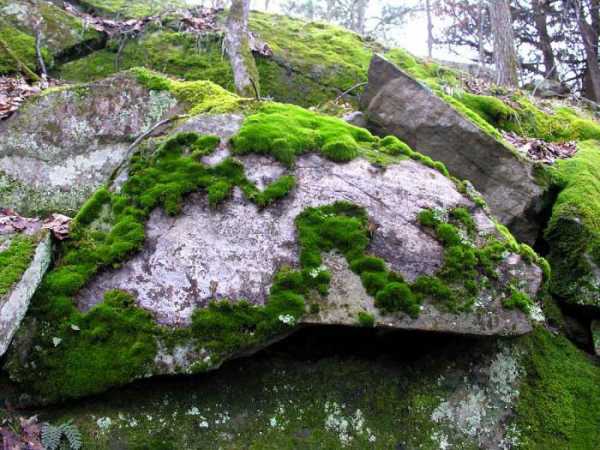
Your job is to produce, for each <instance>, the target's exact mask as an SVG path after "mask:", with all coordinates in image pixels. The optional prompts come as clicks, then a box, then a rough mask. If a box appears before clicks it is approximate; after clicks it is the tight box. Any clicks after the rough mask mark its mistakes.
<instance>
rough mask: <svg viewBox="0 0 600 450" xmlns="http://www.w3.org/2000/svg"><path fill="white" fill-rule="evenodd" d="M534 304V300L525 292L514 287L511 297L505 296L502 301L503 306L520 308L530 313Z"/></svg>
mask: <svg viewBox="0 0 600 450" xmlns="http://www.w3.org/2000/svg"><path fill="white" fill-rule="evenodd" d="M532 305H533V301H532V300H531V298H529V295H527V294H526V293H525V292H522V291H519V290H518V289H516V288H514V287H513V288H512V292H511V294H510V297H507V298H505V299H504V300H503V301H502V306H504V307H505V308H507V309H515V308H517V309H520V310H521V311H523V312H524V313H526V314H529V311H530V310H531V306H532Z"/></svg>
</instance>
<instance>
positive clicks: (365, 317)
mask: <svg viewBox="0 0 600 450" xmlns="http://www.w3.org/2000/svg"><path fill="white" fill-rule="evenodd" d="M357 320H358V324H359V325H360V326H361V327H365V328H373V327H374V326H375V317H373V315H372V314H369V313H367V312H364V311H361V312H359V313H358V319H357Z"/></svg>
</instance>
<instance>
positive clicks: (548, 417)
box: [516, 328, 600, 450]
mask: <svg viewBox="0 0 600 450" xmlns="http://www.w3.org/2000/svg"><path fill="white" fill-rule="evenodd" d="M522 344H523V345H524V348H525V350H526V351H525V352H524V353H525V355H526V358H525V368H526V370H527V376H526V379H525V380H524V382H523V383H522V384H521V386H520V397H519V402H518V404H517V408H516V411H517V416H516V424H517V427H518V430H520V441H521V443H520V445H519V448H521V449H545V448H573V449H580V450H586V449H589V450H592V449H595V448H598V446H600V429H599V428H598V423H600V404H599V403H598V401H597V399H598V398H600V368H599V367H598V365H597V364H595V363H594V362H593V361H592V360H591V359H590V358H589V357H588V356H587V355H586V354H584V353H583V352H582V351H581V350H579V349H577V348H576V347H575V346H574V345H573V344H572V343H571V342H569V340H568V339H566V338H565V337H563V336H560V335H558V336H557V335H553V334H552V333H551V332H549V331H547V330H545V329H542V328H538V329H537V330H536V331H535V332H534V333H533V334H531V335H530V336H529V337H526V338H523V341H522Z"/></svg>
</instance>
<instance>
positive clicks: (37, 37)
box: [35, 28, 48, 78]
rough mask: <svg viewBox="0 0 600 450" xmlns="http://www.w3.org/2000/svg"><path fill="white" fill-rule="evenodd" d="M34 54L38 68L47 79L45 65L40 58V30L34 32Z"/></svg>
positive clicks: (42, 58)
mask: <svg viewBox="0 0 600 450" xmlns="http://www.w3.org/2000/svg"><path fill="white" fill-rule="evenodd" d="M35 54H36V56H37V60H38V65H39V66H40V70H41V71H42V75H43V77H44V78H48V71H47V70H46V63H45V62H44V57H43V56H42V30H41V29H40V28H37V30H36V31H35Z"/></svg>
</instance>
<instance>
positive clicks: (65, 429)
mask: <svg viewBox="0 0 600 450" xmlns="http://www.w3.org/2000/svg"><path fill="white" fill-rule="evenodd" d="M61 428H62V433H63V434H64V435H65V437H66V438H67V441H69V445H70V446H71V450H79V449H80V448H81V433H80V432H79V429H77V427H76V426H75V425H73V424H72V423H71V421H70V420H69V421H68V422H65V423H63V424H62V425H61Z"/></svg>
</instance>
